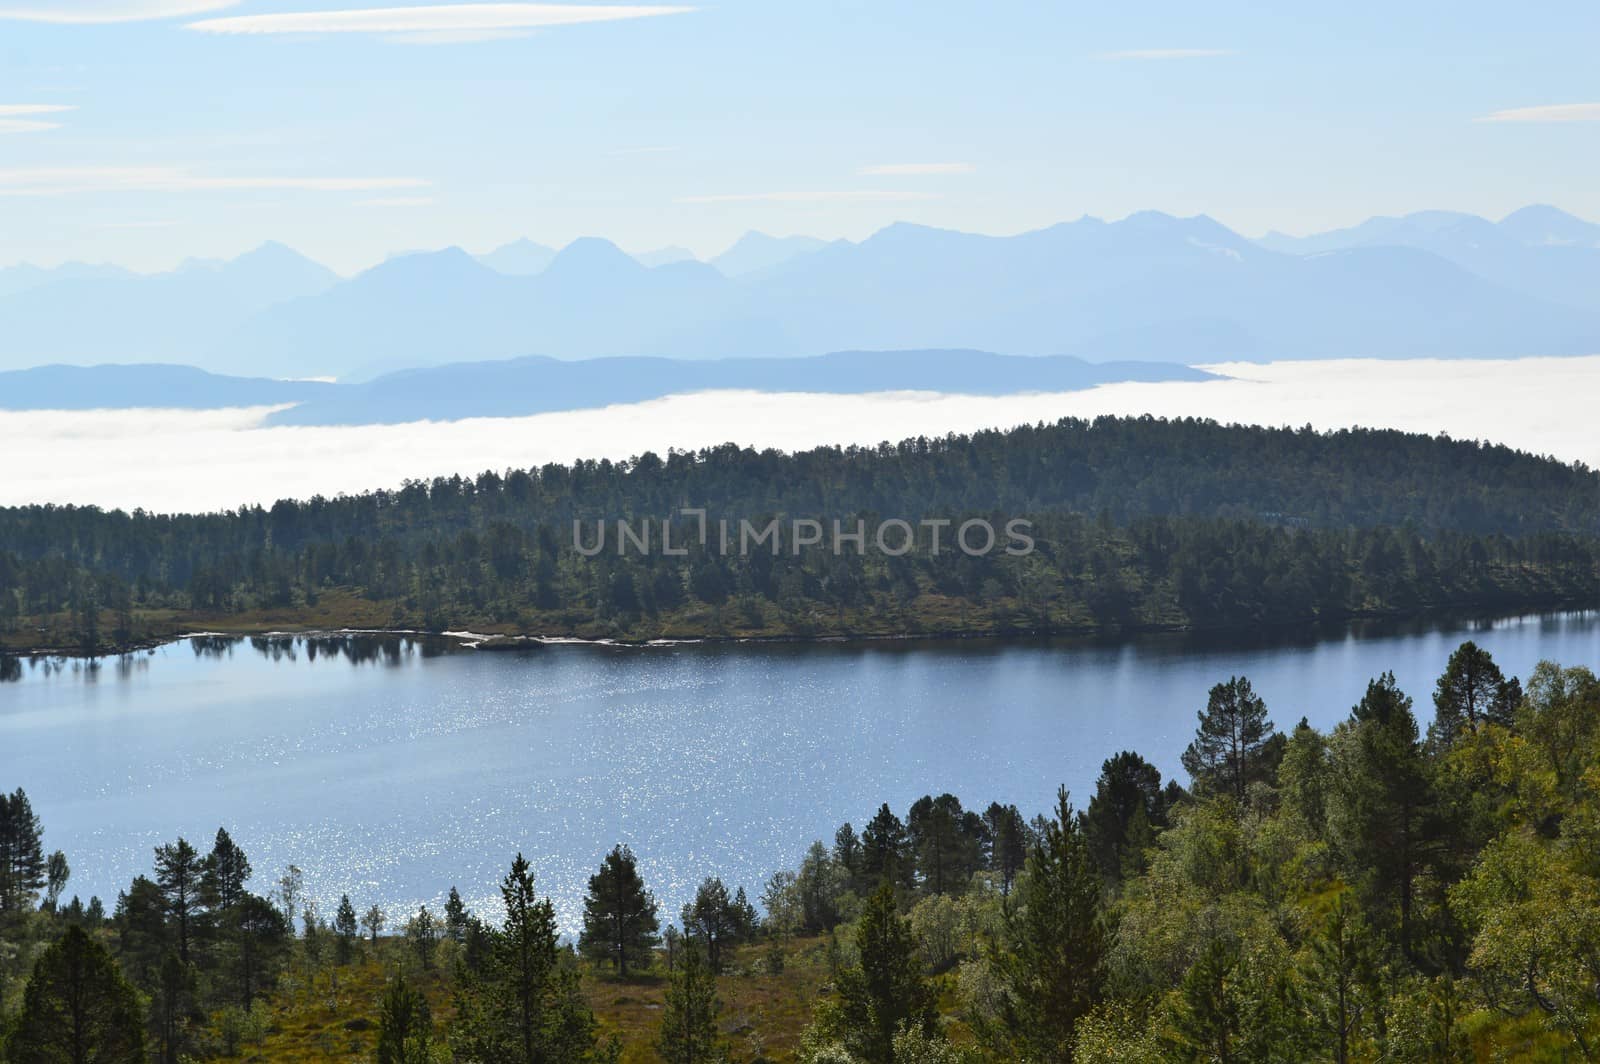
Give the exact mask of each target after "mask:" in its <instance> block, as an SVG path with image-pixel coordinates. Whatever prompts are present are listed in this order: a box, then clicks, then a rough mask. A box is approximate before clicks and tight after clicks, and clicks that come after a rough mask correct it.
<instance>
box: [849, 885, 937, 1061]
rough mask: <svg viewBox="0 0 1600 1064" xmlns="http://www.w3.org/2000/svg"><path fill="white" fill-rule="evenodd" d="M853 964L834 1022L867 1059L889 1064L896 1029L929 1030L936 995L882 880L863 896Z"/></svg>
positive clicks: (891, 893) (891, 892) (855, 1051)
mask: <svg viewBox="0 0 1600 1064" xmlns="http://www.w3.org/2000/svg"><path fill="white" fill-rule="evenodd" d="M855 944H856V953H857V955H858V957H859V958H860V959H859V961H858V962H857V964H856V965H855V966H854V967H851V968H846V969H845V970H843V971H841V972H840V973H839V978H838V1023H839V1027H840V1032H839V1033H840V1034H841V1036H842V1038H843V1041H844V1045H845V1047H846V1048H847V1049H848V1050H849V1051H850V1052H851V1053H853V1054H854V1055H855V1056H856V1057H858V1058H860V1059H861V1060H863V1061H867V1062H868V1064H893V1061H894V1038H895V1035H896V1034H897V1033H898V1032H900V1031H902V1030H904V1029H906V1028H908V1027H910V1028H915V1029H918V1030H921V1031H924V1032H931V1031H932V1030H933V1024H934V1011H933V1006H934V995H933V990H932V988H931V987H930V986H929V985H928V982H927V980H926V979H925V978H924V977H923V972H922V960H921V957H920V955H919V953H918V952H917V942H916V937H915V936H914V935H912V933H911V928H910V926H909V924H908V923H907V921H906V920H904V919H902V918H901V916H900V913H899V910H898V909H897V908H896V906H895V900H894V888H893V887H892V886H890V885H889V884H887V883H885V884H883V885H881V886H880V887H878V889H877V890H876V891H875V892H874V893H873V895H872V897H870V898H869V899H867V904H866V908H865V909H864V910H863V911H862V913H861V919H860V921H859V923H858V924H857V925H856V940H855Z"/></svg>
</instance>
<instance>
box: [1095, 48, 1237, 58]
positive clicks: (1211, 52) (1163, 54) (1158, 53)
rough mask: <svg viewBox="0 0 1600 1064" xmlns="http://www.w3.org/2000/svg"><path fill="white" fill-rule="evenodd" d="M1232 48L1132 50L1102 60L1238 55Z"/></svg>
mask: <svg viewBox="0 0 1600 1064" xmlns="http://www.w3.org/2000/svg"><path fill="white" fill-rule="evenodd" d="M1237 54H1238V53H1237V52H1235V51H1234V50H1233V49H1231V48H1130V49H1127V50H1126V51H1121V52H1106V53H1104V54H1103V55H1101V56H1100V58H1101V59H1139V60H1159V59H1210V58H1213V57H1215V56H1222V55H1237Z"/></svg>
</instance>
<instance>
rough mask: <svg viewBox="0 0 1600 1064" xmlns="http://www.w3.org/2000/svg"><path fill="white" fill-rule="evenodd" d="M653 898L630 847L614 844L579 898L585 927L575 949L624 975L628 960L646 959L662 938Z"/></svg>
mask: <svg viewBox="0 0 1600 1064" xmlns="http://www.w3.org/2000/svg"><path fill="white" fill-rule="evenodd" d="M660 926H661V925H660V922H659V921H658V920H657V918H656V902H655V899H654V898H653V897H651V895H650V892H649V891H648V890H646V889H645V886H644V879H643V878H642V877H641V876H640V875H639V865H638V862H637V861H636V860H635V859H634V856H633V851H632V850H630V849H628V847H626V846H617V847H615V848H614V849H612V851H611V852H610V853H608V854H606V856H605V859H604V860H603V861H602V862H601V863H600V871H599V872H597V873H595V874H594V875H592V876H590V877H589V892H588V894H587V895H585V897H584V899H583V931H582V933H581V934H580V935H579V936H578V948H579V949H580V950H582V951H583V953H584V954H585V955H587V956H589V957H590V958H592V959H593V960H594V961H595V962H596V963H598V964H608V965H610V966H611V967H612V968H613V969H614V970H615V971H616V973H617V974H618V975H620V976H622V977H623V978H627V976H628V969H629V966H630V965H634V966H638V965H639V964H641V963H646V962H648V960H649V957H650V951H651V950H652V949H654V948H655V946H656V944H657V943H658V942H660V937H659V936H658V935H657V934H656V932H657V930H658V929H659V928H660Z"/></svg>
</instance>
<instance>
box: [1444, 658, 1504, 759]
mask: <svg viewBox="0 0 1600 1064" xmlns="http://www.w3.org/2000/svg"><path fill="white" fill-rule="evenodd" d="M1520 701H1522V685H1521V684H1519V683H1518V682H1517V680H1516V678H1515V677H1513V678H1512V679H1510V680H1507V679H1506V678H1505V674H1504V673H1502V672H1501V671H1500V667H1499V666H1498V665H1496V664H1495V663H1494V658H1493V657H1491V656H1490V655H1489V652H1488V651H1487V650H1484V649H1483V648H1482V647H1480V646H1478V644H1476V643H1474V642H1471V641H1470V640H1469V641H1468V642H1465V643H1462V644H1461V645H1460V646H1459V647H1457V648H1456V650H1455V652H1454V653H1453V654H1451V655H1450V661H1449V662H1448V663H1447V664H1446V665H1445V670H1444V674H1443V675H1442V676H1440V677H1439V682H1438V684H1437V686H1435V687H1434V691H1433V709H1434V720H1433V724H1432V725H1431V726H1430V727H1429V728H1428V741H1429V743H1430V744H1431V745H1433V746H1435V747H1436V748H1439V749H1448V748H1449V747H1450V746H1452V745H1453V744H1454V743H1455V741H1456V739H1457V738H1458V737H1459V736H1460V735H1461V734H1462V733H1463V732H1466V731H1475V730H1476V729H1477V728H1478V727H1479V726H1480V725H1483V724H1499V725H1502V726H1504V727H1510V726H1511V724H1512V719H1513V717H1514V716H1515V713H1516V709H1517V703H1518V702H1520Z"/></svg>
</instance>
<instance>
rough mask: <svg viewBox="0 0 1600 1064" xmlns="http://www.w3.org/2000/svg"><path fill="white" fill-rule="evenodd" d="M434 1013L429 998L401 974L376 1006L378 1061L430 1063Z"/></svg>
mask: <svg viewBox="0 0 1600 1064" xmlns="http://www.w3.org/2000/svg"><path fill="white" fill-rule="evenodd" d="M432 1041H433V1014H432V1012H431V1011H430V1010H429V1008H428V999H427V998H426V997H424V996H423V995H422V993H421V992H420V991H418V990H417V989H416V988H414V987H412V986H411V985H410V984H408V983H407V982H406V980H405V976H404V975H400V976H398V977H396V978H395V979H393V980H391V981H390V983H389V985H388V987H387V988H386V989H385V990H384V992H383V1003H382V1005H381V1006H379V1009H378V1051H377V1057H378V1064H432V1061H433V1050H432Z"/></svg>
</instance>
